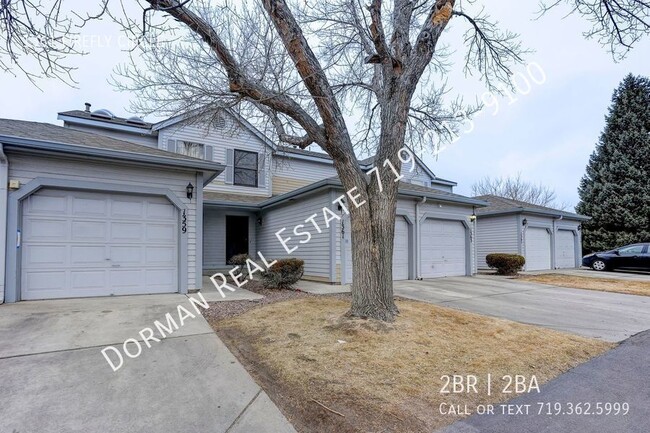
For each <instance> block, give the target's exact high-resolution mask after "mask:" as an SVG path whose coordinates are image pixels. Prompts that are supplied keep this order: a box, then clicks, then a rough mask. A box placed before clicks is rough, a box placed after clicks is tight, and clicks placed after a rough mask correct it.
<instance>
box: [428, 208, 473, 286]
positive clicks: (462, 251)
mask: <svg viewBox="0 0 650 433" xmlns="http://www.w3.org/2000/svg"><path fill="white" fill-rule="evenodd" d="M421 236H422V240H421V245H422V247H421V251H422V263H421V269H422V271H421V272H422V277H423V278H437V277H446V276H462V275H466V273H467V265H466V257H467V239H466V229H465V226H464V225H463V223H461V222H460V221H448V220H436V219H427V220H425V221H424V222H423V223H422V234H421Z"/></svg>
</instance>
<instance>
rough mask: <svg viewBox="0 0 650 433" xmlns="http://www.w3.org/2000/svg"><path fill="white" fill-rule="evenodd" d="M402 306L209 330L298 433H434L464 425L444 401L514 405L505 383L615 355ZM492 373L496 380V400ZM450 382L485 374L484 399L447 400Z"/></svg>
mask: <svg viewBox="0 0 650 433" xmlns="http://www.w3.org/2000/svg"><path fill="white" fill-rule="evenodd" d="M397 304H398V307H399V309H400V312H401V314H400V316H399V317H398V318H397V320H396V321H395V322H394V323H390V324H386V323H381V322H376V321H372V320H360V319H347V318H343V317H342V316H343V314H344V313H345V312H346V311H347V309H348V308H349V301H345V300H341V299H336V298H331V297H308V298H302V299H296V300H290V301H286V302H280V303H276V304H271V305H267V306H264V307H261V308H258V309H255V310H252V311H249V312H247V313H245V314H242V315H241V316H238V317H235V318H229V319H226V320H222V321H218V322H214V321H212V322H211V324H212V326H213V327H214V328H215V330H216V331H217V333H218V334H219V335H220V337H222V339H223V340H224V341H225V342H226V344H227V345H228V346H229V347H230V348H231V350H232V351H233V352H234V353H235V354H236V355H237V356H238V357H239V358H240V360H242V362H243V363H244V365H245V366H246V367H247V368H248V369H249V371H251V373H252V374H253V376H254V377H256V379H257V380H258V382H259V383H260V384H261V385H262V386H263V387H264V389H265V390H266V391H267V393H269V395H270V396H271V398H272V399H273V400H274V401H275V403H276V404H278V405H279V406H280V408H281V409H282V411H283V412H284V413H285V415H287V416H288V418H289V419H290V420H291V421H292V423H293V424H294V426H295V427H296V429H297V430H298V431H301V432H310V433H313V432H337V433H343V432H374V431H377V432H379V431H385V432H400V433H403V432H424V431H427V432H430V431H433V430H434V429H436V428H439V427H441V426H444V425H446V424H450V423H452V422H454V421H456V420H458V419H459V418H460V416H444V415H441V414H440V412H439V406H440V403H443V402H444V403H447V404H460V405H468V406H469V407H470V408H472V407H475V406H476V404H486V403H495V402H498V401H504V400H507V399H510V398H512V397H513V395H512V394H502V393H501V392H500V391H501V389H500V388H501V385H502V382H500V381H499V379H500V378H501V377H502V376H504V375H515V374H520V375H526V376H527V377H529V378H530V376H531V375H536V377H537V379H538V380H539V382H540V384H541V383H543V382H545V381H547V380H549V379H551V378H553V377H555V376H557V375H558V374H560V373H562V372H564V371H566V370H568V369H570V368H572V367H573V366H575V365H577V364H579V363H582V362H584V361H586V360H588V359H589V358H591V357H593V356H596V355H598V354H601V353H603V352H604V351H606V350H608V349H609V348H611V347H613V345H612V344H609V343H605V342H601V341H597V340H591V339H586V338H582V337H578V336H573V335H569V334H563V333H560V332H556V331H552V330H548V329H543V328H538V327H534V326H529V325H523V324H519V323H515V322H510V321H507V320H501V319H495V318H489V317H485V316H480V315H477V314H472V313H466V312H461V311H457V310H452V309H448V308H443V307H439V306H435V305H431V304H426V303H421V302H416V301H410V300H401V299H399V300H398V301H397ZM488 373H489V374H491V375H492V377H493V378H496V382H493V390H492V395H491V396H488V395H487V389H486V384H485V378H486V377H487V374H488ZM453 374H461V375H468V374H473V375H476V376H478V377H479V386H478V390H479V393H477V394H441V393H440V390H441V388H442V386H443V381H442V379H441V376H443V375H453ZM497 385H498V386H497ZM497 388H499V389H498V390H496V389H497ZM495 390H496V391H495ZM321 405H325V406H326V408H324V407H322V406H321ZM327 408H329V409H331V411H330V410H328V409H327ZM335 412H339V413H340V414H337V413H335Z"/></svg>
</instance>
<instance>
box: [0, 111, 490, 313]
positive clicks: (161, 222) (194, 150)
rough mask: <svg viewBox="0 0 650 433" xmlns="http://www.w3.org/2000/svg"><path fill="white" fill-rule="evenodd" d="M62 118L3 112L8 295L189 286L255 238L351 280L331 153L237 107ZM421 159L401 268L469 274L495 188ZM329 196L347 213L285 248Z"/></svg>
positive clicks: (398, 251)
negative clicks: (253, 120)
mask: <svg viewBox="0 0 650 433" xmlns="http://www.w3.org/2000/svg"><path fill="white" fill-rule="evenodd" d="M59 119H60V120H63V122H64V127H59V126H54V125H49V124H43V123H35V122H22V121H14V120H0V145H1V146H2V147H0V150H4V153H2V152H0V160H1V161H4V162H2V165H1V166H0V168H1V171H0V174H1V175H2V179H0V181H2V183H3V185H7V182H10V181H11V182H10V190H9V191H8V192H7V191H1V192H0V200H7V202H8V206H7V214H6V215H2V216H0V226H2V227H0V230H1V229H2V228H4V227H7V230H6V231H5V230H1V231H2V233H9V234H10V235H9V237H8V238H7V239H6V240H2V239H0V243H2V244H6V246H7V247H6V251H5V255H6V260H4V259H3V258H1V257H0V263H5V267H4V268H3V270H5V271H6V276H5V277H6V278H5V277H3V278H0V279H1V280H2V281H6V287H5V289H4V290H2V291H1V292H2V293H6V301H7V302H13V301H16V300H21V299H45V298H59V297H61V298H65V297H82V296H106V295H119V294H134V293H161V292H181V293H185V292H187V291H188V290H191V289H195V288H200V287H201V284H202V282H201V280H202V278H201V276H202V274H209V273H211V272H214V271H215V270H223V269H229V267H228V266H227V261H228V258H230V257H232V256H233V255H235V254H239V253H249V254H250V255H251V256H252V255H255V254H256V253H257V251H261V252H262V253H263V254H264V255H265V256H266V257H268V258H279V257H287V256H291V257H299V258H302V259H304V260H305V278H308V279H313V280H318V281H323V282H328V283H348V282H350V281H351V275H352V266H351V250H350V245H351V244H350V233H349V230H347V227H349V221H348V219H347V218H346V217H345V214H344V212H343V211H342V209H339V208H338V206H336V205H333V204H332V201H333V200H334V199H335V198H336V197H338V196H339V195H340V194H342V193H343V189H342V187H341V183H340V182H339V181H338V179H337V177H336V170H335V169H334V166H333V163H332V160H331V159H330V158H329V156H327V155H326V154H323V153H320V152H312V151H308V150H300V149H295V148H291V147H287V146H281V145H277V144H275V143H273V142H272V141H271V140H269V139H268V138H267V137H266V136H264V135H263V134H262V133H261V132H260V131H258V130H257V129H256V128H254V127H253V126H252V125H251V124H250V123H248V122H247V121H246V120H245V119H242V118H241V117H240V116H238V115H237V114H236V113H234V112H231V111H223V112H222V113H221V114H219V115H217V116H215V117H213V118H211V119H210V120H209V121H197V120H196V119H191V118H187V117H185V116H177V117H173V118H170V119H168V120H165V121H163V122H159V123H156V124H152V123H147V122H144V121H143V120H142V119H140V118H136V117H132V118H128V119H126V118H119V117H117V116H114V115H113V114H112V113H111V112H110V111H108V110H96V111H91V110H90V105H89V104H88V105H87V107H86V110H75V111H67V112H62V113H59ZM361 164H362V168H364V169H365V170H369V169H371V168H372V166H373V159H372V158H368V159H366V160H363V161H361ZM413 164H414V165H413V166H412V165H411V164H408V165H405V166H404V167H403V169H402V173H403V174H404V178H403V181H402V182H401V183H400V189H399V200H398V209H397V215H398V218H397V222H396V236H395V254H394V275H395V278H396V279H416V278H432V277H439V276H451V275H471V274H473V273H474V272H475V271H476V267H477V262H476V255H475V246H474V238H475V236H474V230H473V223H472V222H471V218H470V216H471V215H472V214H473V213H474V210H475V209H476V208H477V207H480V206H484V205H485V202H483V201H481V200H477V199H472V198H468V197H464V196H460V195H457V194H454V193H453V188H454V186H455V185H456V183H455V182H452V181H448V180H445V179H441V178H438V177H437V176H435V174H434V173H433V172H432V171H431V170H430V169H429V168H428V167H427V166H426V165H425V164H424V163H423V162H422V161H421V160H420V159H419V158H417V157H416V159H415V161H414V162H413ZM189 184H192V185H193V186H194V187H195V191H194V193H193V197H192V198H191V199H190V198H189V194H187V191H186V189H187V187H188V186H189ZM323 207H327V208H328V209H330V210H331V211H333V212H335V213H336V214H338V215H340V216H341V217H342V220H341V221H340V223H339V222H338V221H335V222H334V223H333V225H332V227H331V229H324V230H322V231H321V232H320V233H319V232H317V231H314V230H312V232H311V235H312V237H311V240H310V241H309V242H308V243H305V244H298V246H299V249H298V250H296V251H295V252H294V253H293V254H291V255H288V254H287V253H286V251H285V249H284V248H283V247H282V244H281V243H280V241H279V240H278V238H277V237H276V232H277V231H278V230H280V229H282V228H284V227H286V228H287V230H286V232H285V235H286V237H289V236H290V237H292V238H294V241H292V244H293V242H295V238H296V236H295V235H293V228H294V227H295V226H296V225H297V224H301V223H304V222H305V219H306V218H308V217H309V216H311V215H313V214H314V213H317V214H322V208H323ZM4 217H6V218H7V220H6V221H2V219H3V218H4ZM14 234H15V235H14ZM14 237H15V238H14ZM294 245H295V244H294ZM16 246H18V248H16Z"/></svg>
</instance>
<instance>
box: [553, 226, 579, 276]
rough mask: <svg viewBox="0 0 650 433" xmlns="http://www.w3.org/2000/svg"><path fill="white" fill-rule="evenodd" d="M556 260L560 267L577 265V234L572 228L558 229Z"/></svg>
mask: <svg viewBox="0 0 650 433" xmlns="http://www.w3.org/2000/svg"><path fill="white" fill-rule="evenodd" d="M555 260H556V262H557V267H558V268H562V269H564V268H575V267H576V247H575V236H574V235H573V232H572V231H571V230H558V231H557V236H556V237H555Z"/></svg>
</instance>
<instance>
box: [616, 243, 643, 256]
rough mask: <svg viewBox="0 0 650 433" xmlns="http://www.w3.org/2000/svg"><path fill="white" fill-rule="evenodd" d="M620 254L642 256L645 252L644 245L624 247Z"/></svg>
mask: <svg viewBox="0 0 650 433" xmlns="http://www.w3.org/2000/svg"><path fill="white" fill-rule="evenodd" d="M618 252H619V253H620V254H641V253H642V252H643V245H632V246H629V247H623V248H620V249H619V250H618Z"/></svg>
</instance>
